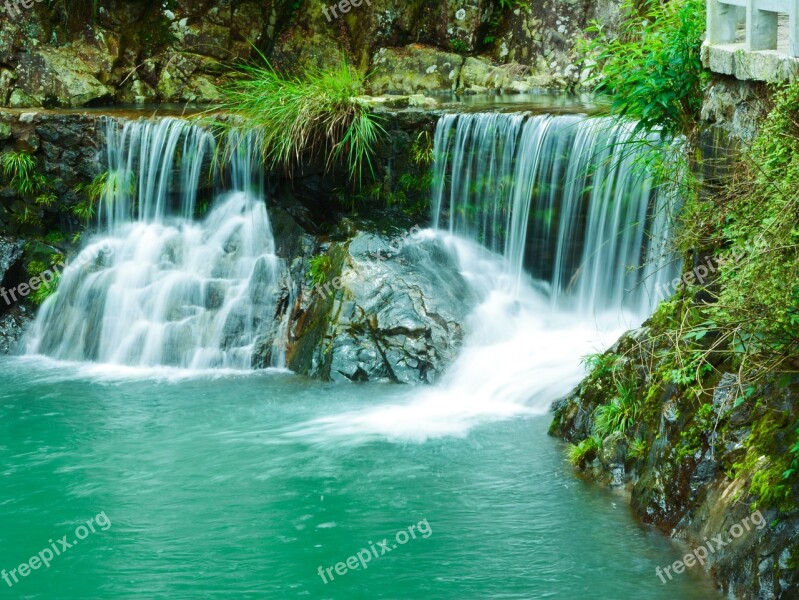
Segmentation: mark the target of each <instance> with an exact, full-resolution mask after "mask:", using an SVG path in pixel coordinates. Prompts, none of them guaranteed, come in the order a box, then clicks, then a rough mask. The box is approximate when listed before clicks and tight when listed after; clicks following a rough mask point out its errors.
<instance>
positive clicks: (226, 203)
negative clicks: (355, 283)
mask: <svg viewBox="0 0 799 600" xmlns="http://www.w3.org/2000/svg"><path fill="white" fill-rule="evenodd" d="M106 140H107V163H108V165H109V167H110V170H109V181H108V183H107V185H106V187H105V192H104V195H103V198H102V200H101V203H100V207H99V218H100V223H101V224H102V225H103V230H102V231H104V233H101V234H100V235H99V236H98V237H95V238H94V239H92V240H91V241H90V242H89V243H88V245H87V246H86V247H85V248H84V250H83V251H82V252H81V254H80V255H79V256H78V258H77V259H76V260H75V261H73V263H71V264H70V265H69V266H68V267H67V268H66V269H65V271H64V273H63V276H62V279H61V282H60V284H59V288H58V294H56V295H55V296H54V297H53V298H52V299H50V300H48V301H47V302H46V303H45V304H44V306H43V307H42V309H41V312H40V314H39V317H38V319H37V321H36V324H35V327H34V330H33V332H32V334H31V336H30V338H29V344H28V352H29V353H39V354H45V355H49V356H52V357H54V358H58V359H65V360H75V361H86V360H88V361H95V362H101V363H109V364H117V365H128V366H139V367H152V366H171V367H181V368H190V369H207V368H235V369H249V368H251V366H252V362H253V353H254V349H255V344H256V341H257V340H258V338H259V336H260V335H261V334H262V333H264V332H265V331H267V332H268V331H269V330H270V329H272V330H273V329H274V324H273V323H270V322H268V320H269V317H271V316H273V315H274V314H275V310H274V307H275V304H276V303H277V292H278V280H279V277H280V275H281V271H282V265H281V261H280V260H279V259H278V257H277V256H276V255H275V244H274V238H273V235H272V229H271V225H270V222H269V217H268V214H267V210H266V204H265V202H264V198H263V196H262V192H261V190H262V189H263V181H262V177H263V176H262V175H261V174H260V173H259V170H258V169H255V168H254V165H255V164H256V161H255V160H254V157H253V156H252V155H251V153H252V152H253V148H254V144H237V145H236V147H237V148H238V151H237V152H234V153H233V154H232V156H231V158H230V160H229V163H228V164H227V165H225V170H226V172H227V173H229V179H230V181H231V185H230V186H229V190H228V191H225V192H223V193H220V194H218V195H217V197H216V199H215V200H214V202H213V204H212V208H211V210H210V211H209V212H208V214H207V215H206V216H205V217H204V218H202V219H195V216H196V214H197V209H198V204H197V203H198V199H199V198H200V196H201V194H200V190H201V188H202V187H203V184H204V183H205V182H204V181H203V178H206V177H210V180H211V181H212V182H220V181H223V180H224V178H223V176H222V173H220V172H218V170H217V169H216V168H215V167H214V165H213V164H212V162H211V157H212V155H213V153H214V150H215V142H214V138H213V136H212V135H211V134H210V133H208V132H207V131H205V130H203V129H201V128H199V127H197V126H195V125H193V124H191V123H189V122H187V121H184V120H179V119H169V118H168V119H162V120H159V121H147V120H139V121H129V122H121V123H120V122H118V121H115V120H108V121H107V123H106ZM204 193H205V192H204ZM209 193H210V192H209ZM273 336H274V332H273ZM273 346H274V347H273V349H272V351H271V352H270V355H271V361H270V362H271V364H272V366H275V367H283V366H284V362H285V361H284V354H285V351H284V342H283V340H281V339H280V338H279V337H278V336H274V339H273Z"/></svg>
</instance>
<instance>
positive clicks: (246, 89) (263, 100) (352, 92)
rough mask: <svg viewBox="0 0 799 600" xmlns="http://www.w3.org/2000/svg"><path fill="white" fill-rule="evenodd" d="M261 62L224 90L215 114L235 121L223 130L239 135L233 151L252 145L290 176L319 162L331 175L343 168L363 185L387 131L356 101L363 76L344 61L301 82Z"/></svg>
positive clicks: (301, 76)
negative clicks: (221, 113) (304, 164)
mask: <svg viewBox="0 0 799 600" xmlns="http://www.w3.org/2000/svg"><path fill="white" fill-rule="evenodd" d="M261 57H262V58H263V59H264V64H263V65H262V66H254V65H246V66H243V67H242V69H241V70H242V79H241V80H239V81H237V82H235V83H233V84H231V85H229V86H228V87H226V88H224V89H223V90H222V92H223V95H224V97H225V100H224V102H223V103H222V105H220V106H219V107H217V108H218V109H221V110H223V111H225V112H228V113H230V114H231V115H232V116H233V118H232V119H230V120H228V121H226V122H225V123H224V124H223V127H224V128H225V129H227V130H228V131H235V132H238V133H240V134H241V135H239V136H232V137H231V136H229V137H228V140H232V141H230V142H229V145H230V144H233V145H237V144H240V143H249V141H250V140H252V139H254V140H255V142H256V143H257V144H258V146H259V149H260V153H261V158H262V160H263V162H264V164H265V165H267V166H268V167H269V168H275V169H283V170H285V171H286V172H287V173H289V174H291V173H292V171H293V169H294V168H295V167H296V166H297V165H299V164H301V163H302V162H303V161H304V160H313V159H315V158H318V157H320V156H321V157H322V158H323V159H324V161H325V167H326V168H327V169H328V170H329V169H330V168H331V167H332V166H333V165H334V164H335V163H338V162H344V163H345V164H346V166H347V171H348V174H349V177H350V179H352V180H353V181H355V180H358V181H360V180H361V177H362V174H363V169H364V167H367V168H368V169H369V171H370V172H371V173H372V174H373V167H372V155H373V153H374V151H375V146H376V144H377V142H378V140H379V138H380V136H381V135H382V134H383V133H385V131H384V129H383V127H382V126H381V125H380V122H379V118H378V116H377V115H375V114H374V112H373V111H372V109H371V107H370V106H369V105H368V104H367V103H366V102H364V101H363V100H361V99H359V98H358V96H361V95H363V94H364V89H365V87H364V77H363V75H362V74H360V73H359V72H358V71H357V70H356V69H355V68H353V67H352V66H351V65H350V64H349V63H348V61H347V60H346V58H345V57H343V56H342V58H341V60H340V62H339V64H338V66H336V67H334V68H328V69H319V68H315V67H308V68H306V69H304V70H303V71H302V72H301V73H300V74H299V75H297V76H290V75H286V74H284V73H280V72H278V71H276V70H275V69H274V68H273V67H272V66H271V65H270V64H269V62H268V61H267V60H266V59H265V58H264V57H263V55H261ZM247 134H249V135H252V136H253V137H248V135H247ZM232 151H235V148H230V147H228V152H232Z"/></svg>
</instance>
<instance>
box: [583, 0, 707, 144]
mask: <svg viewBox="0 0 799 600" xmlns="http://www.w3.org/2000/svg"><path fill="white" fill-rule="evenodd" d="M621 9H622V14H623V15H624V16H625V17H624V18H623V20H622V24H621V31H620V32H619V34H618V35H616V34H615V32H613V33H611V32H609V31H607V30H606V29H605V27H604V26H603V24H601V23H598V22H594V23H593V24H592V25H591V27H590V28H589V32H590V33H593V34H594V37H593V38H592V40H591V41H589V42H587V43H586V44H585V45H584V47H583V48H581V51H582V52H583V53H584V54H585V55H586V56H588V57H590V60H591V61H596V62H595V64H593V66H591V69H592V74H591V78H590V81H591V82H593V83H595V84H597V87H596V90H597V91H598V92H600V93H604V94H608V95H609V96H611V97H612V98H613V104H612V110H613V112H614V114H616V115H618V116H622V117H631V118H633V119H637V120H639V127H640V128H641V129H642V130H645V131H648V130H651V129H654V128H656V127H661V128H663V130H664V131H665V132H666V133H668V134H672V135H676V134H683V133H690V132H691V131H693V129H694V127H695V126H696V123H698V121H699V119H698V117H699V112H700V109H701V106H702V99H703V97H704V93H703V92H704V86H705V84H706V82H707V81H708V73H707V72H706V71H705V70H704V69H703V67H702V62H701V60H700V49H701V47H702V41H703V39H704V33H705V2H704V0H671V1H670V2H661V1H660V0H643V2H641V1H637V0H624V1H623V3H622V7H621ZM590 64H591V63H589V65H590Z"/></svg>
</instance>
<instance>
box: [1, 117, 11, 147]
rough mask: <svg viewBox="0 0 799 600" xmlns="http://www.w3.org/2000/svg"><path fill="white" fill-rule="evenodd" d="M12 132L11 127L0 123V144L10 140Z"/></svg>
mask: <svg viewBox="0 0 799 600" xmlns="http://www.w3.org/2000/svg"><path fill="white" fill-rule="evenodd" d="M11 136H12V131H11V126H10V125H9V124H7V123H1V122H0V142H5V141H6V140H9V139H11Z"/></svg>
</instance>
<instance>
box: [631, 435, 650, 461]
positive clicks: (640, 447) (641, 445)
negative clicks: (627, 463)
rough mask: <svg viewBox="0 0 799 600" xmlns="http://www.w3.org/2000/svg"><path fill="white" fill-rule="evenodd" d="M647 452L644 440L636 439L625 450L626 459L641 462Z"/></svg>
mask: <svg viewBox="0 0 799 600" xmlns="http://www.w3.org/2000/svg"><path fill="white" fill-rule="evenodd" d="M647 450H648V447H647V443H646V440H643V439H641V438H636V439H634V440H633V441H632V442H630V446H629V448H627V458H628V459H629V460H642V459H643V458H644V457H645V456H646V452H647Z"/></svg>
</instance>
